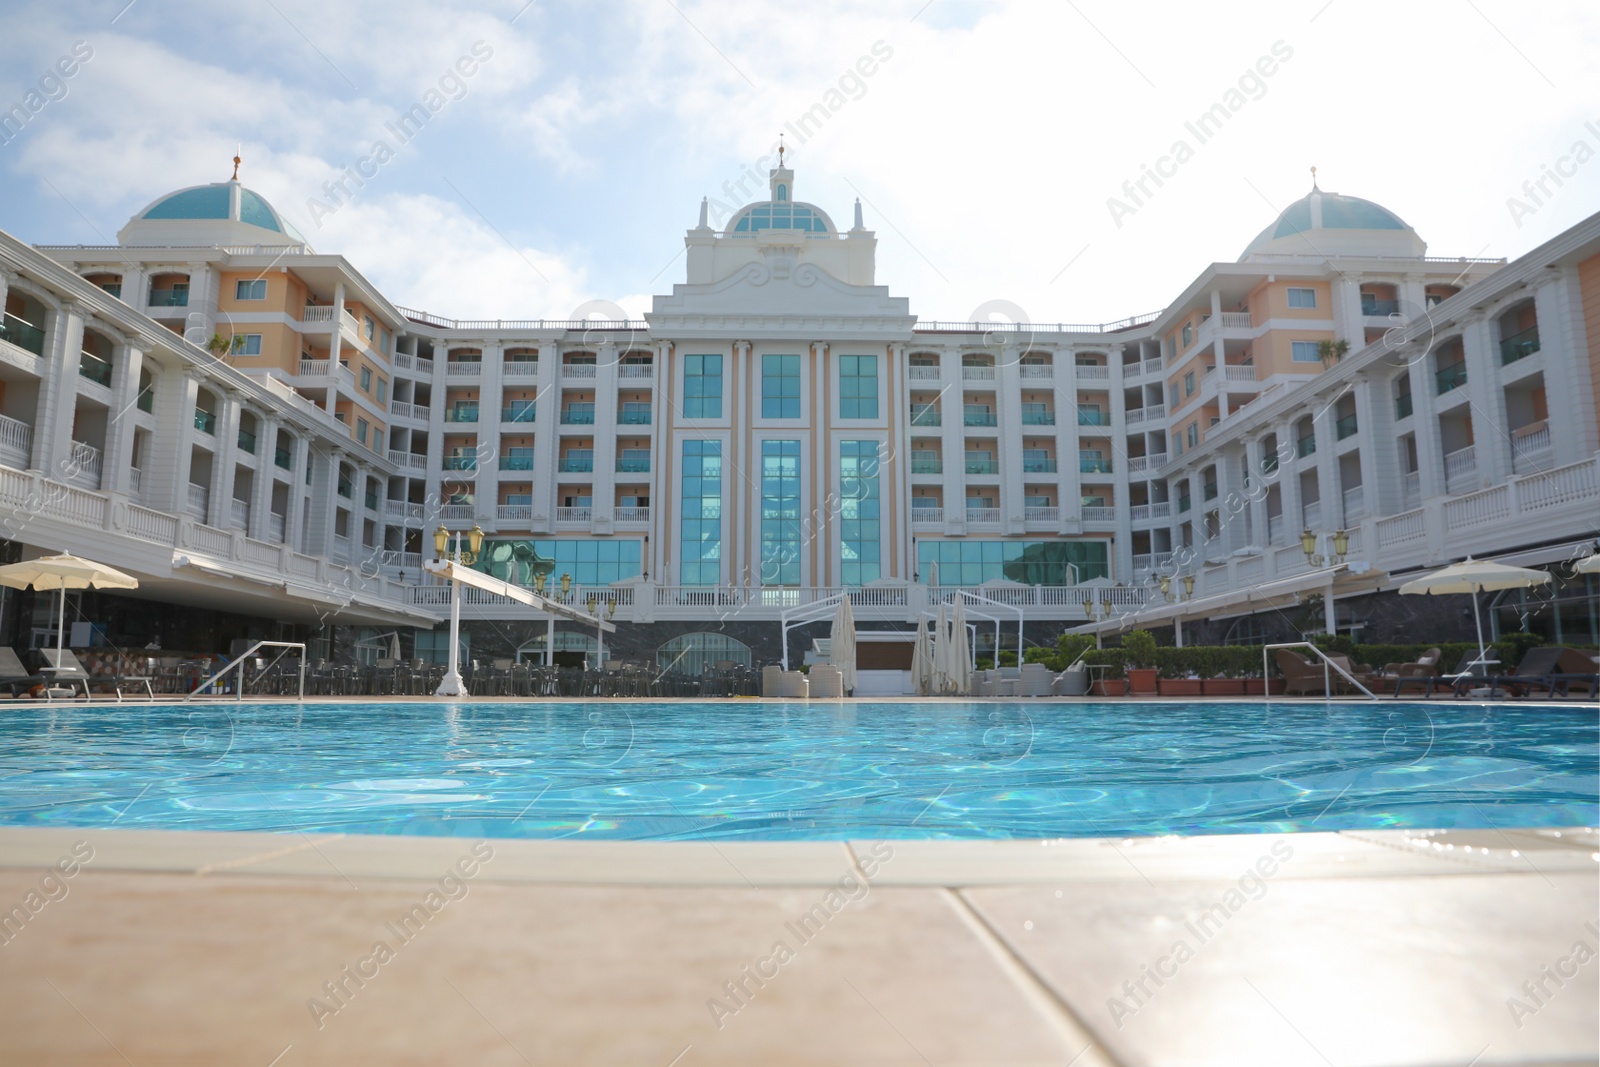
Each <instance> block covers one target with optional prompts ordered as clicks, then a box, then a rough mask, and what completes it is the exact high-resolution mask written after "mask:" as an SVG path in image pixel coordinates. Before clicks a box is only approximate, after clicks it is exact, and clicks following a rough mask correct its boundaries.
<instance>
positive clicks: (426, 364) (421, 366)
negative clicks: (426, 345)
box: [417, 356, 433, 375]
mask: <svg viewBox="0 0 1600 1067" xmlns="http://www.w3.org/2000/svg"><path fill="white" fill-rule="evenodd" d="M417 373H418V374H428V375H431V374H433V360H431V359H429V358H428V357H427V356H418V357H417Z"/></svg>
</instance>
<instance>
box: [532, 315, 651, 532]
mask: <svg viewBox="0 0 1600 1067" xmlns="http://www.w3.org/2000/svg"><path fill="white" fill-rule="evenodd" d="M657 358H659V356H658V357H657ZM658 373H659V372H658ZM534 381H535V383H536V385H535V390H536V396H537V399H536V400H535V406H534V431H533V471H532V474H531V477H530V479H529V480H530V482H531V483H532V486H531V488H532V492H533V519H532V522H531V524H530V528H531V529H532V531H533V532H534V533H549V532H550V531H551V530H552V529H554V528H555V514H556V513H555V510H554V508H555V503H556V482H557V478H556V465H557V464H558V463H559V461H560V454H561V346H560V345H558V344H556V343H555V342H553V341H550V342H546V343H544V344H542V345H540V346H539V375H538V377H537V378H535V379H534ZM660 462H661V457H660V456H652V457H651V459H650V466H651V468H652V469H654V468H655V467H656V466H658V465H659V464H660ZM652 502H653V501H652Z"/></svg>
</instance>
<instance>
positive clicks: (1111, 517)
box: [1078, 505, 1117, 522]
mask: <svg viewBox="0 0 1600 1067" xmlns="http://www.w3.org/2000/svg"><path fill="white" fill-rule="evenodd" d="M1078 512H1079V514H1080V515H1081V516H1082V517H1083V521H1084V522H1116V521H1117V509H1116V508H1107V507H1100V506H1098V505H1090V506H1088V507H1084V508H1079V509H1078Z"/></svg>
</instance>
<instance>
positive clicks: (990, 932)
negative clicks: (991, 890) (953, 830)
mask: <svg viewBox="0 0 1600 1067" xmlns="http://www.w3.org/2000/svg"><path fill="white" fill-rule="evenodd" d="M937 892H938V893H939V895H940V896H941V897H942V898H943V900H944V901H945V903H946V904H948V905H949V906H950V909H951V910H952V911H953V912H955V914H956V918H957V919H959V920H960V921H961V924H962V925H963V926H965V927H966V928H967V930H968V931H970V932H971V934H972V936H973V937H974V938H975V939H976V940H977V941H978V943H979V944H981V945H983V947H984V950H985V951H986V952H988V954H989V956H990V958H991V959H993V960H994V961H995V964H996V965H997V966H998V967H999V968H1000V970H1001V971H1002V972H1003V973H1004V974H1005V975H1006V977H1007V978H1009V979H1010V980H1011V983H1012V985H1013V986H1014V987H1015V988H1016V990H1017V993H1018V994H1019V995H1020V996H1021V997H1022V998H1023V999H1024V1000H1026V1001H1027V1002H1028V1003H1029V1004H1030V1005H1032V1006H1033V1008H1034V1010H1035V1011H1036V1012H1037V1013H1038V1014H1039V1015H1040V1016H1041V1017H1042V1018H1044V1019H1046V1020H1048V1021H1049V1023H1050V1024H1051V1027H1052V1028H1053V1029H1054V1030H1055V1031H1056V1034H1057V1035H1058V1036H1059V1037H1060V1038H1061V1040H1062V1043H1063V1044H1065V1045H1066V1046H1067V1047H1069V1048H1076V1049H1080V1050H1081V1051H1079V1052H1078V1054H1077V1055H1076V1056H1075V1057H1073V1059H1072V1061H1071V1062H1072V1063H1073V1064H1074V1065H1078V1064H1081V1065H1082V1067H1125V1065H1124V1064H1123V1063H1122V1061H1121V1060H1118V1059H1116V1058H1115V1057H1113V1056H1112V1054H1111V1051H1110V1049H1107V1048H1105V1047H1103V1046H1102V1045H1100V1043H1099V1042H1098V1040H1097V1039H1096V1035H1095V1032H1094V1030H1093V1029H1092V1028H1091V1027H1090V1026H1089V1024H1088V1023H1087V1021H1085V1020H1084V1019H1081V1018H1079V1016H1078V1014H1077V1012H1075V1011H1073V1010H1072V1006H1071V1005H1070V1004H1068V1003H1067V1002H1066V1001H1065V1000H1063V999H1062V998H1061V997H1060V995H1059V994H1057V993H1056V991H1055V990H1054V989H1052V988H1051V987H1050V985H1049V984H1048V983H1047V982H1045V980H1044V978H1043V977H1042V976H1041V975H1040V974H1039V973H1038V972H1037V971H1036V970H1034V968H1033V966H1032V965H1031V964H1029V963H1028V961H1027V960H1025V959H1023V958H1022V957H1021V956H1019V955H1017V953H1016V952H1015V951H1014V950H1013V949H1012V947H1011V945H1010V944H1009V943H1008V942H1007V941H1006V939H1005V938H1004V937H1002V936H1001V935H1000V932H999V931H998V930H996V929H995V928H994V927H993V926H991V925H990V924H989V921H988V920H987V919H985V918H984V916H983V915H982V913H980V912H979V911H978V910H977V909H976V908H975V907H973V905H972V901H971V900H970V899H968V897H967V894H966V891H965V890H963V889H952V888H949V887H944V888H941V889H939V890H937ZM1085 1056H1089V1058H1088V1059H1085V1058H1084V1057H1085Z"/></svg>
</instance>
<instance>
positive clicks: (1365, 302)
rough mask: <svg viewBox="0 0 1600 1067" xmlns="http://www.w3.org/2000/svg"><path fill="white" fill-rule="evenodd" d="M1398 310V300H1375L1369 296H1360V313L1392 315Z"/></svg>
mask: <svg viewBox="0 0 1600 1067" xmlns="http://www.w3.org/2000/svg"><path fill="white" fill-rule="evenodd" d="M1399 310H1400V301H1398V300H1377V299H1373V298H1369V297H1362V298H1361V314H1363V315H1393V314H1396V313H1397V312H1398V311H1399Z"/></svg>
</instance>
